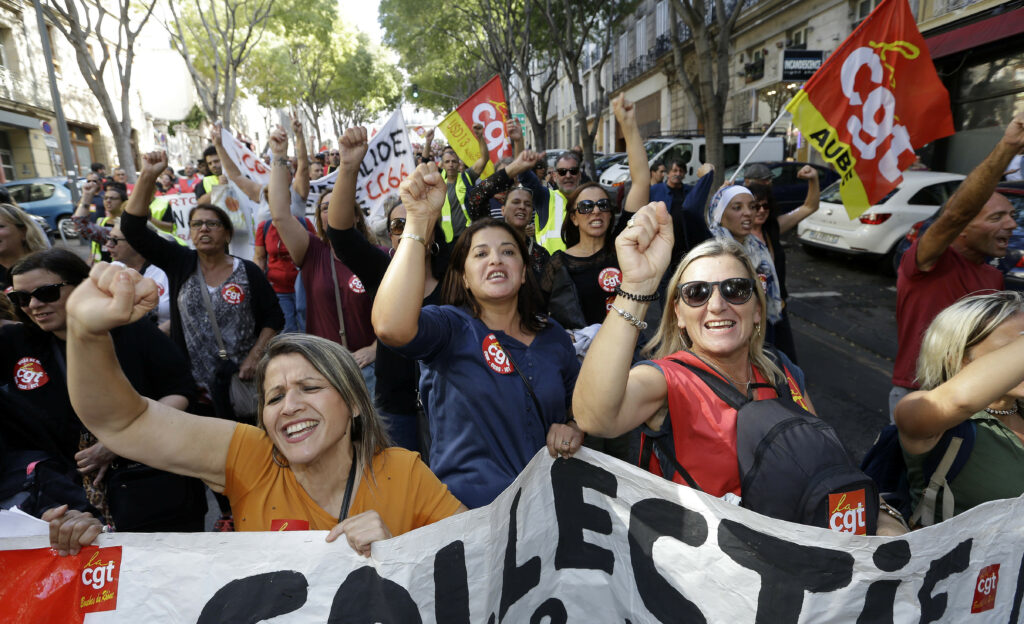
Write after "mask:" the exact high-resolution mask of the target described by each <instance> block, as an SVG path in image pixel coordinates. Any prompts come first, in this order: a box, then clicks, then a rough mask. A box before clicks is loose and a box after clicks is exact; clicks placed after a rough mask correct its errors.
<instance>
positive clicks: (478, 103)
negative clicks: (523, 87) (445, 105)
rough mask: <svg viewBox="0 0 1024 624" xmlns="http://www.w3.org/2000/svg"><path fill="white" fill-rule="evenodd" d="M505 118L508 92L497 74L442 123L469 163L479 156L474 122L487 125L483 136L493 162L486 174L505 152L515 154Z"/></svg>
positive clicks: (449, 137)
mask: <svg viewBox="0 0 1024 624" xmlns="http://www.w3.org/2000/svg"><path fill="white" fill-rule="evenodd" d="M506 121H508V104H507V103H506V100H505V92H504V91H503V90H502V88H501V80H500V79H499V78H498V76H495V77H494V78H491V79H490V80H488V81H487V83H486V84H485V85H484V86H482V87H480V88H479V89H477V90H476V93H474V94H473V95H471V96H469V99H467V100H466V101H465V102H463V103H462V104H460V105H459V107H458V108H457V109H455V111H453V112H452V113H449V114H448V116H447V117H445V118H444V121H442V122H441V123H440V124H439V126H440V128H441V132H444V135H445V137H447V138H448V142H449V143H450V144H451V146H452V148H453V149H454V150H455V153H456V154H458V155H459V158H461V159H462V160H463V162H465V163H466V164H467V165H469V164H472V163H474V162H476V160H477V159H478V158H480V147H479V145H478V144H477V140H476V137H475V136H473V131H472V128H473V124H477V123H478V124H480V125H482V126H483V127H484V139H485V140H486V141H487V150H488V152H490V154H489V158H488V159H489V161H490V162H489V163H488V164H487V166H486V167H484V171H483V177H487V176H489V175H491V174H492V173H493V172H494V164H493V163H496V162H498V161H499V160H501V159H502V158H504V157H505V156H512V147H511V146H510V145H509V141H508V136H507V135H506V133H505V122H506Z"/></svg>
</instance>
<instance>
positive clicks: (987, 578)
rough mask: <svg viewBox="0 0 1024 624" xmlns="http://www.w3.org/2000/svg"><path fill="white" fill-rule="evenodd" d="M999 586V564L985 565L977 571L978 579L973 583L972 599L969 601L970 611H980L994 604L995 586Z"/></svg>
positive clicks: (990, 607)
mask: <svg viewBox="0 0 1024 624" xmlns="http://www.w3.org/2000/svg"><path fill="white" fill-rule="evenodd" d="M998 586H999V564H998V563H993V564H992V565H990V566H985V567H984V568H982V569H981V572H978V581H977V582H976V583H975V584H974V600H973V601H972V602H971V613H981V612H982V611H988V610H989V609H992V608H993V607H995V606H996V587H998Z"/></svg>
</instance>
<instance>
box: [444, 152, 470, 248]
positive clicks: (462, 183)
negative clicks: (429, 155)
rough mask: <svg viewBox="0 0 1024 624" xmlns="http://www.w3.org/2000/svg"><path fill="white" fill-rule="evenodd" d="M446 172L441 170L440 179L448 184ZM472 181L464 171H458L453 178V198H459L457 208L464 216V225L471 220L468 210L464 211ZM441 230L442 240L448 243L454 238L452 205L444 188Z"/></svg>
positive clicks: (467, 224)
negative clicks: (456, 175)
mask: <svg viewBox="0 0 1024 624" xmlns="http://www.w3.org/2000/svg"><path fill="white" fill-rule="evenodd" d="M446 174H447V172H446V171H444V170H441V179H442V180H444V181H445V184H448V176H447V175H446ZM470 186H472V183H471V182H470V180H469V176H468V175H466V173H465V172H463V173H460V174H459V175H458V177H456V178H455V198H456V199H457V200H459V208H461V209H462V215H463V216H464V217H465V218H466V226H467V227H468V226H469V224H470V223H472V222H473V220H472V219H470V218H469V212H467V211H466V194H467V193H468V192H469V187H470ZM441 230H442V231H443V232H444V242H446V243H450V242H452V240H453V239H454V238H455V228H454V227H453V225H452V206H451V202H450V200H449V198H448V190H447V189H445V194H444V205H443V206H441Z"/></svg>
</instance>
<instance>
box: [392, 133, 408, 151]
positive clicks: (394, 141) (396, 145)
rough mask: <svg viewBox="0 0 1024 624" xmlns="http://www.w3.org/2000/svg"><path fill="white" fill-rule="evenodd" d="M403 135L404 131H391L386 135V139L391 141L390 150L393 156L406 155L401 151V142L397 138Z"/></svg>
mask: <svg viewBox="0 0 1024 624" xmlns="http://www.w3.org/2000/svg"><path fill="white" fill-rule="evenodd" d="M403 134H405V130H392V131H391V132H389V133H388V137H389V138H390V139H391V149H392V150H394V152H395V156H405V154H406V153H407V152H406V151H405V150H404V149H401V145H402V140H401V139H399V138H398V137H400V136H402V135H403Z"/></svg>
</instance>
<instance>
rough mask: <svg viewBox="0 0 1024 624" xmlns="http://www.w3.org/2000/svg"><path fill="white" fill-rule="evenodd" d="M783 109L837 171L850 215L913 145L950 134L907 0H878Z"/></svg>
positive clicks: (941, 92) (874, 197)
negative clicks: (790, 114)
mask: <svg viewBox="0 0 1024 624" xmlns="http://www.w3.org/2000/svg"><path fill="white" fill-rule="evenodd" d="M786 110H788V111H789V112H790V113H792V114H793V123H794V124H795V125H796V126H797V127H798V128H800V132H801V133H802V134H804V135H805V136H806V137H807V138H808V140H809V141H810V143H811V145H813V146H814V148H815V149H817V150H818V151H819V152H820V153H821V155H822V156H823V157H824V158H825V159H826V160H827V161H829V162H830V163H832V165H833V166H835V168H836V171H838V172H839V174H840V175H841V176H842V177H841V179H840V183H839V191H840V194H841V195H842V198H843V205H844V206H845V207H846V212H847V214H848V215H849V217H850V219H851V220H852V219H856V218H857V217H859V216H860V215H861V214H862V213H864V212H865V211H866V210H867V209H868V208H870V207H871V206H872V205H873V204H875V203H876V202H878V200H880V199H881V198H882V197H884V196H885V195H886V194H887V193H888V192H889V191H891V190H892V189H894V188H896V186H897V185H899V183H900V182H902V181H903V176H902V174H901V172H902V171H903V170H904V169H906V168H907V167H909V166H910V165H911V164H913V162H914V160H915V158H916V156H915V154H914V150H915V149H916V148H918V147H921V146H922V145H925V144H926V143H930V142H931V141H934V140H935V139H939V138H942V137H944V136H949V135H951V134H953V114H952V112H951V111H950V108H949V93H948V92H947V91H946V88H945V87H944V86H942V82H941V81H940V80H939V77H938V74H936V72H935V66H934V65H933V64H932V59H931V56H930V55H929V54H928V48H927V47H926V45H925V42H924V37H922V36H921V33H920V32H919V31H918V30H917V24H916V23H915V22H914V17H913V15H912V14H911V12H910V7H909V6H908V5H907V0H883V2H882V3H880V4H879V5H878V7H876V8H875V10H874V11H872V12H871V14H870V15H868V17H867V19H865V20H864V21H863V22H862V23H861V25H860V26H858V27H857V28H856V30H854V31H853V33H852V34H851V35H850V36H849V37H848V38H847V39H846V41H844V42H843V43H842V44H841V45H840V46H839V48H838V49H837V50H836V51H835V52H834V53H832V55H831V56H830V57H829V58H828V60H827V61H826V62H825V64H824V65H822V67H821V69H819V70H818V71H817V72H816V73H815V74H814V76H812V77H811V79H810V80H809V81H807V84H805V85H804V86H803V88H802V89H801V90H800V91H799V92H798V93H797V94H796V96H795V97H794V98H793V99H792V100H791V101H790V102H789V104H787V105H786Z"/></svg>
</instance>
